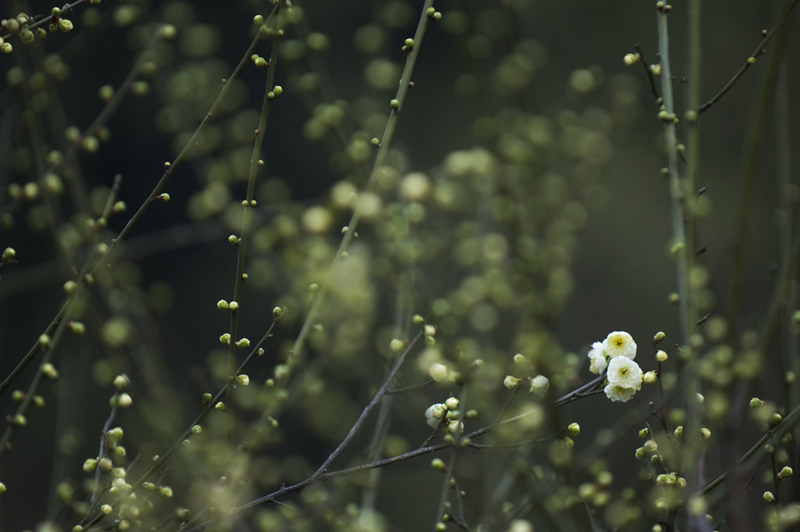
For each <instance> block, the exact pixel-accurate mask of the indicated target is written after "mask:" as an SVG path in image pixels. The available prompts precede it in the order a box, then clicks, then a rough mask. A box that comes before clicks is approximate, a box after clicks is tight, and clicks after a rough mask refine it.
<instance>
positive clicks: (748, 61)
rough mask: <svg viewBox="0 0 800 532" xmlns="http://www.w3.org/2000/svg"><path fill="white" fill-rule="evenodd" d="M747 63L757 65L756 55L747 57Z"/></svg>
mask: <svg viewBox="0 0 800 532" xmlns="http://www.w3.org/2000/svg"><path fill="white" fill-rule="evenodd" d="M747 64H748V65H755V64H756V58H755V57H748V58H747Z"/></svg>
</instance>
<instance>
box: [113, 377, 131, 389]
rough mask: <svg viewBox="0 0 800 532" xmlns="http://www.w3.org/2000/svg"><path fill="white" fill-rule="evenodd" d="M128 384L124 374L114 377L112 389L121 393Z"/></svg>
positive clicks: (128, 380) (128, 381)
mask: <svg viewBox="0 0 800 532" xmlns="http://www.w3.org/2000/svg"><path fill="white" fill-rule="evenodd" d="M130 383H131V381H130V379H129V378H128V376H127V375H125V374H124V373H123V374H120V375H117V376H116V377H114V382H113V384H114V388H116V389H117V390H120V391H122V390H124V389H126V388H127V387H128V385H129V384H130Z"/></svg>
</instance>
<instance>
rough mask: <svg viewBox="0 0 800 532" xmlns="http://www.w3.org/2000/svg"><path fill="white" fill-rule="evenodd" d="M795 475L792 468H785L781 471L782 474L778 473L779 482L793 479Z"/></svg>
mask: <svg viewBox="0 0 800 532" xmlns="http://www.w3.org/2000/svg"><path fill="white" fill-rule="evenodd" d="M793 474H794V471H793V470H792V468H791V467H789V466H784V467H783V469H781V472H780V473H778V480H780V479H784V478H789V477H791V476H792V475H793Z"/></svg>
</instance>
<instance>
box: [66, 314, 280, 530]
mask: <svg viewBox="0 0 800 532" xmlns="http://www.w3.org/2000/svg"><path fill="white" fill-rule="evenodd" d="M282 316H283V313H281V314H279V315H277V316H275V317H274V319H273V321H272V325H270V327H269V329H267V332H266V333H264V336H262V337H261V340H259V341H258V343H257V344H256V345H255V346H254V347H253V349H252V350H251V351H250V354H249V355H248V356H247V358H245V359H244V362H242V364H241V365H240V366H239V367H238V368H237V369H236V375H239V374H241V373H242V372H244V370H245V369H247V367H248V366H249V365H250V362H251V361H252V360H253V359H254V358H256V357H258V356H259V350H260V349H261V348H262V347H263V346H264V344H266V342H267V340H269V339H270V338H272V335H273V333H274V332H275V328H276V327H277V326H278V323H279V322H280V319H281V317H282ZM227 390H228V385H227V384H226V385H225V386H223V387H222V389H221V390H219V391H218V392H217V394H216V395H215V396H214V397H213V398H212V399H211V400H210V401H209V402H208V403H207V404H206V405H205V407H204V408H203V410H202V411H200V413H199V414H198V415H197V417H196V418H195V420H194V421H193V422H192V423H191V424H190V425H189V427H188V428H187V429H186V430H184V431H183V434H181V435H180V436H179V437H178V438H177V439H176V440H175V442H174V443H173V444H172V446H171V447H170V448H169V449H167V451H166V452H165V453H164V454H162V455H158V456H157V457H155V458H154V459H153V465H152V466H150V469H148V470H147V471H146V472H145V473H143V474H142V476H140V477H139V479H138V480H137V481H136V482H134V483H133V484H131V489H130V493H133V492H134V491H136V490H138V489H139V488H141V487H142V485H143V484H144V483H145V482H147V481H148V480H149V479H150V477H152V476H153V474H155V473H156V472H157V471H158V470H159V469H161V468H162V467H163V466H164V464H166V463H167V461H168V460H169V459H170V457H171V456H172V455H173V454H175V452H176V451H177V450H178V449H179V448H180V446H181V445H182V444H183V442H184V440H187V439H189V438H191V436H192V434H194V433H193V432H192V429H193V428H194V426H195V425H200V424H201V423H202V422H203V420H204V419H205V418H206V416H208V414H210V413H211V411H212V410H214V407H215V406H216V404H217V403H218V402H219V401H220V400H222V398H223V397H224V396H225V394H226V393H227ZM123 500H125V498H124V497H120V498H118V499H117V500H116V501H114V502H113V503H111V506H112V507H116V506H118V505H119V504H120V503H121V502H122V501H123ZM103 517H104V514H102V513H99V514H97V515H95V516H94V517H93V518H91V519H90V518H89V517H88V516H87V517H86V518H84V520H83V521H82V522H81V523H80V525H81V526H82V527H83V530H84V531H86V532H88V531H89V530H91V529H92V528H93V527H94V525H96V524H97V523H99V522H100V521H101V520H102V519H103Z"/></svg>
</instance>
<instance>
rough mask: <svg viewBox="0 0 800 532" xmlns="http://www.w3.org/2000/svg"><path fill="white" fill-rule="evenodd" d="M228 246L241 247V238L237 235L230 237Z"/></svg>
mask: <svg viewBox="0 0 800 532" xmlns="http://www.w3.org/2000/svg"><path fill="white" fill-rule="evenodd" d="M228 244H233V245H234V246H238V245H239V237H238V236H236V235H230V236H229V237H228Z"/></svg>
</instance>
